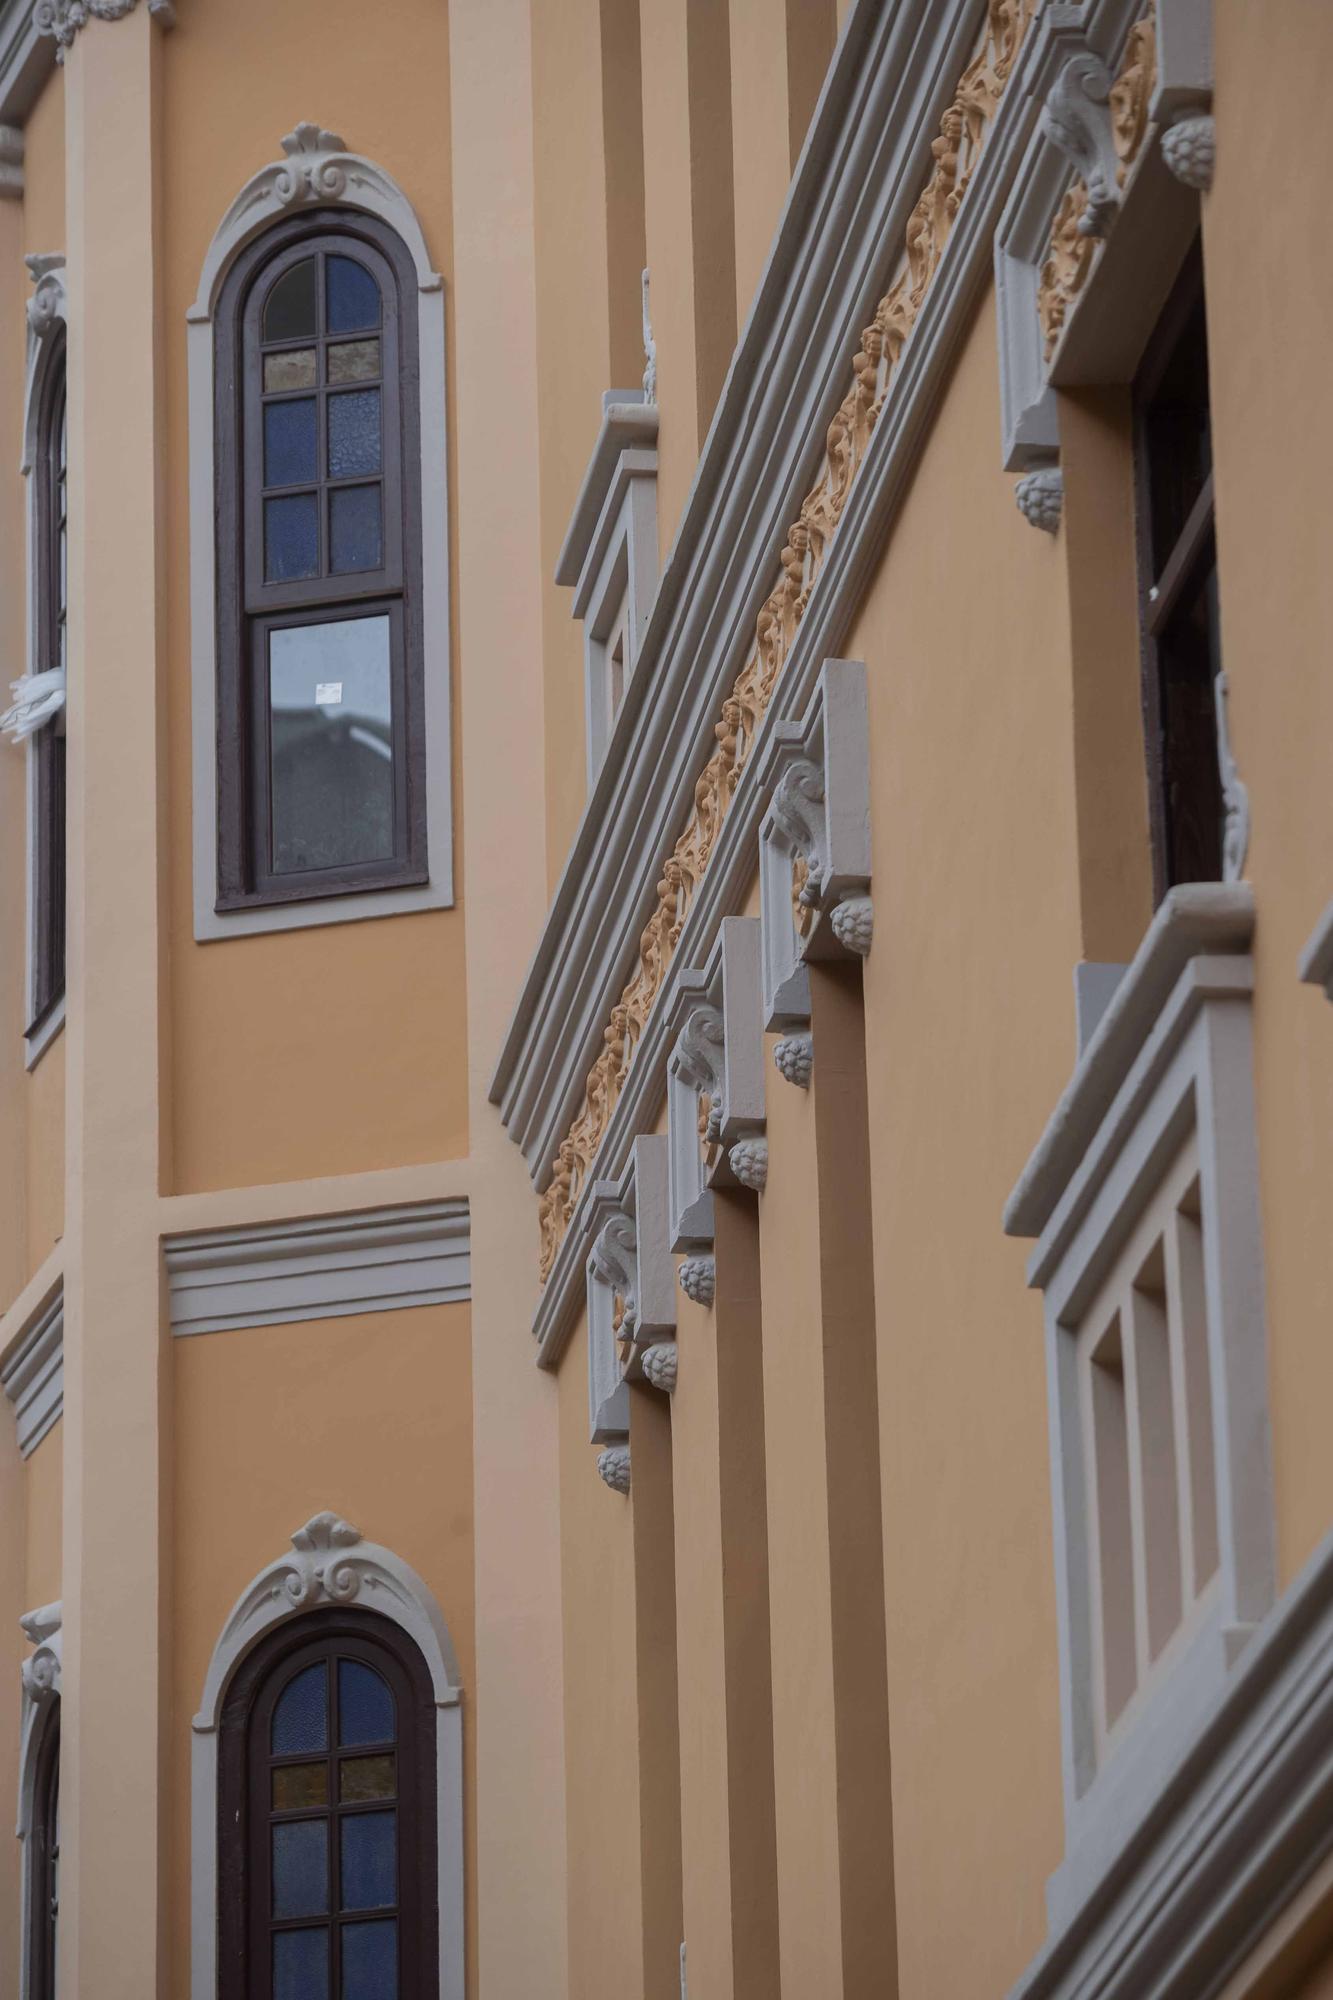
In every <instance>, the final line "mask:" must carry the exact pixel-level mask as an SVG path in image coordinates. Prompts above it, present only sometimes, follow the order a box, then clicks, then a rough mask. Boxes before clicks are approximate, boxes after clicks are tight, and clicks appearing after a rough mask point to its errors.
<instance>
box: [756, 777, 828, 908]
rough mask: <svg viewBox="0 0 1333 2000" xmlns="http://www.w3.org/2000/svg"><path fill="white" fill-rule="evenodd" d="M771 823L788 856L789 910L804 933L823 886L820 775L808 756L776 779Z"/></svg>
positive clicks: (823, 864)
mask: <svg viewBox="0 0 1333 2000" xmlns="http://www.w3.org/2000/svg"><path fill="white" fill-rule="evenodd" d="M769 811H770V814H771V817H772V821H773V825H774V827H775V828H776V829H777V831H778V832H779V833H781V835H782V836H783V838H784V839H785V841H786V842H787V845H788V847H789V848H790V849H791V857H792V884H791V893H792V913H793V915H794V916H795V919H796V926H797V929H798V930H800V931H802V932H804V931H805V930H806V929H807V928H808V927H809V923H810V918H811V915H812V913H813V912H814V911H815V910H816V909H817V908H818V906H819V893H820V890H821V889H822V888H823V886H824V867H825V861H826V858H827V857H826V856H825V854H824V774H823V772H822V771H821V770H820V768H819V766H818V765H817V764H815V763H813V762H812V761H811V760H810V758H808V757H798V758H797V760H796V762H795V763H794V764H789V765H788V766H787V768H786V770H785V771H784V772H783V774H782V776H781V777H780V778H779V780H778V783H777V788H776V790H775V791H774V793H773V804H772V806H771V807H770V808H769Z"/></svg>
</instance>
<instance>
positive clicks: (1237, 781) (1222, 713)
mask: <svg viewBox="0 0 1333 2000" xmlns="http://www.w3.org/2000/svg"><path fill="white" fill-rule="evenodd" d="M1228 693H1229V683H1228V681H1227V677H1226V675H1225V674H1219V675H1218V676H1217V678H1216V680H1215V681H1214V682H1213V702H1214V705H1215V709H1216V714H1217V768H1218V773H1219V775H1220V777H1221V780H1222V806H1223V811H1224V813H1225V819H1224V822H1223V828H1222V880H1223V881H1224V882H1239V881H1240V879H1241V877H1242V875H1243V874H1244V873H1245V856H1246V854H1247V853H1248V852H1249V846H1250V794H1249V788H1248V787H1247V786H1246V784H1245V783H1244V781H1243V779H1242V778H1241V775H1240V772H1239V770H1238V769H1237V768H1236V759H1235V755H1234V754H1233V752H1232V748H1231V730H1230V726H1229V724H1228V720H1227V696H1228Z"/></svg>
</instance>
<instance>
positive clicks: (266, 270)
mask: <svg viewBox="0 0 1333 2000" xmlns="http://www.w3.org/2000/svg"><path fill="white" fill-rule="evenodd" d="M414 292H415V278H414V274H413V271H412V267H411V262H410V259H409V258H408V256H407V253H406V251H405V250H404V249H403V246H402V245H401V244H400V243H399V242H398V239H397V238H396V237H395V236H393V235H392V233H391V232H390V231H389V230H387V229H384V228H382V227H381V226H380V225H379V224H377V223H374V222H372V221H370V220H369V219H366V218H355V219H352V218H348V217H345V216H336V217H334V216H324V217H316V218H313V219H312V220H306V221H301V222H297V223H292V224H284V225H280V226H279V227H278V228H277V229H275V230H273V231H272V232H270V234H269V235H267V236H265V237H264V238H262V239H261V240H260V242H259V243H258V244H256V245H255V246H253V247H252V249H251V250H250V252H249V253H247V254H246V255H245V256H243V257H242V258H241V259H240V260H239V262H238V264H237V266H236V267H235V269H234V270H233V272H232V273H231V276H230V277H229V279H228V281H227V285H226V288H225V289H224V293H223V298H222V301H221V304H220V306H219V311H218V321H217V342H218V371H217V383H218V399H217V410H216V423H217V434H218V443H219V454H218V468H219V487H218V519H219V559H218V583H219V655H218V815H219V823H218V836H219V838H218V902H217V907H218V909H219V910H228V909H237V908H244V907H247V906H251V905H254V904H259V903H275V902H284V901H292V900H295V899H298V898H311V897H316V896H330V895H338V894H342V893H346V892H348V891H352V890H364V889H373V888H380V887H391V886H404V885H407V884H409V883H416V882H424V881H425V880H426V879H427V868H426V825H425V791H424V775H425V773H424V747H423V708H424V695H423V684H422V657H421V651H422V648H421V605H420V594H421V593H420V572H421V546H420V543H421V528H420V491H419V487H420V479H419V439H418V435H417V428H418V393H417V352H416V317H415V313H414V311H413V310H412V309H411V308H412V301H413V297H414Z"/></svg>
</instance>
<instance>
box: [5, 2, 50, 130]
mask: <svg viewBox="0 0 1333 2000" xmlns="http://www.w3.org/2000/svg"><path fill="white" fill-rule="evenodd" d="M36 11H37V0H10V4H9V5H8V6H7V7H0V123H4V124H6V125H23V124H24V123H25V121H26V119H27V116H28V113H29V112H30V111H31V109H32V107H33V105H34V103H35V102H36V100H37V98H38V97H39V96H40V94H41V91H42V86H43V85H44V84H45V82H46V79H47V78H48V77H49V76H50V74H51V71H52V70H53V69H54V68H55V65H56V49H55V43H54V42H53V41H52V40H51V38H50V36H49V35H39V34H38V32H37V25H36V22H35V21H34V19H33V16H34V14H35V13H36Z"/></svg>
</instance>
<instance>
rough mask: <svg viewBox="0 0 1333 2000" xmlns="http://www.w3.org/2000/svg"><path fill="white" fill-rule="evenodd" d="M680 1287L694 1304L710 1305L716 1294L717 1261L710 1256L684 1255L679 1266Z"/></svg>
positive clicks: (706, 1306)
mask: <svg viewBox="0 0 1333 2000" xmlns="http://www.w3.org/2000/svg"><path fill="white" fill-rule="evenodd" d="M679 1276H680V1289H681V1290H682V1292H684V1294H685V1296H686V1298H687V1299H693V1300H694V1303H695V1305H697V1306H703V1307H705V1308H708V1307H711V1306H712V1303H713V1300H714V1298H715V1297H716V1296H717V1262H716V1260H715V1259H714V1258H712V1257H686V1258H685V1259H684V1261H683V1262H682V1264H681V1267H680V1272H679Z"/></svg>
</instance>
